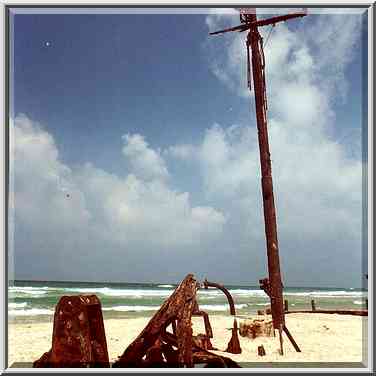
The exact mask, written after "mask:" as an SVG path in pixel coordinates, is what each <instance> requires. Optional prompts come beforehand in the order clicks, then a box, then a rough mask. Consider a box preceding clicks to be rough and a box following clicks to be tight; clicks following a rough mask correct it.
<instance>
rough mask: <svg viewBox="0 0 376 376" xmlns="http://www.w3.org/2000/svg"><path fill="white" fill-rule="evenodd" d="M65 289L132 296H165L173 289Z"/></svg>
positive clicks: (68, 289)
mask: <svg viewBox="0 0 376 376" xmlns="http://www.w3.org/2000/svg"><path fill="white" fill-rule="evenodd" d="M66 291H70V292H78V293H98V294H102V295H106V296H124V297H132V298H144V297H158V296H160V297H167V296H170V295H171V294H172V293H173V290H151V289H147V290H144V289H112V288H109V287H97V288H96V287H94V288H90V287H85V288H67V289H66Z"/></svg>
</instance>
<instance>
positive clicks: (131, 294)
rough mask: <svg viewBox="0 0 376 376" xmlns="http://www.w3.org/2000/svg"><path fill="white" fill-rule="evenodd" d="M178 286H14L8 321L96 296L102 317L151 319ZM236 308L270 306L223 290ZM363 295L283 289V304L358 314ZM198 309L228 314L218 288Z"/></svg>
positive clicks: (43, 317)
mask: <svg viewBox="0 0 376 376" xmlns="http://www.w3.org/2000/svg"><path fill="white" fill-rule="evenodd" d="M176 286H177V285H172V284H145V283H142V284H141V283H88V282H50V281H49V282H42V281H40V282H36V281H14V282H13V283H12V284H11V285H10V286H9V289H8V318H9V320H10V321H12V320H13V321H22V322H25V321H26V322H28V321H35V320H37V321H51V320H52V319H53V315H54V310H55V306H56V304H57V302H58V301H59V299H60V297H61V296H63V295H80V294H95V295H97V296H98V298H99V299H100V301H101V304H102V312H103V316H104V318H105V319H106V318H131V317H139V316H151V315H153V314H154V313H155V312H156V311H157V310H158V309H159V307H160V306H161V304H162V303H163V302H164V301H165V300H166V299H167V298H168V297H169V296H170V295H171V294H172V292H173V291H174V289H175V288H176ZM225 287H226V288H228V289H229V291H230V293H231V295H232V297H233V299H234V303H235V308H236V313H237V315H238V316H247V315H252V314H255V313H256V312H257V310H260V309H264V308H265V307H267V306H269V298H268V297H267V295H266V294H265V293H264V292H263V291H262V290H260V288H258V287H256V286H234V285H225ZM367 295H368V294H367V291H362V290H361V289H355V288H354V289H345V288H343V289H342V288H285V289H284V299H287V300H288V303H289V309H290V310H301V309H311V300H312V299H314V300H315V304H316V308H322V309H361V308H365V307H366V298H367ZM197 298H198V304H199V307H200V309H202V310H204V311H207V312H208V313H209V314H228V315H230V312H229V306H228V303H227V299H226V297H225V295H224V294H223V293H222V292H221V291H220V290H218V289H214V288H210V289H208V290H205V289H200V290H199V291H198V294H197Z"/></svg>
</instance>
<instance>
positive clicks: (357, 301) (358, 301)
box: [353, 300, 363, 305]
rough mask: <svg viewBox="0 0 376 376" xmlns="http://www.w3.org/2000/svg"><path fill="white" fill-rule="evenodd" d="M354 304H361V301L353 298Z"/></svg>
mask: <svg viewBox="0 0 376 376" xmlns="http://www.w3.org/2000/svg"><path fill="white" fill-rule="evenodd" d="M353 303H354V304H357V305H361V304H363V302H362V301H361V300H354V301H353Z"/></svg>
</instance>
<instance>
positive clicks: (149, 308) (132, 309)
mask: <svg viewBox="0 0 376 376" xmlns="http://www.w3.org/2000/svg"><path fill="white" fill-rule="evenodd" d="M159 308H160V307H159V306H114V307H104V308H102V310H103V311H119V312H140V311H157V310H158V309H159Z"/></svg>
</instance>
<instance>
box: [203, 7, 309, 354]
mask: <svg viewBox="0 0 376 376" xmlns="http://www.w3.org/2000/svg"><path fill="white" fill-rule="evenodd" d="M305 15H306V12H297V13H292V14H286V15H283V16H276V17H271V18H268V19H263V20H257V16H256V10H255V9H250V8H248V9H244V8H243V9H240V22H241V23H242V24H241V25H238V26H235V27H231V28H228V29H224V30H219V31H215V32H212V33H210V35H214V34H222V33H226V32H231V31H239V32H242V31H246V30H248V35H247V40H246V45H247V64H248V65H247V75H248V88H249V89H250V90H251V79H250V70H251V69H250V65H251V63H250V56H249V50H250V49H251V53H252V58H251V61H252V73H253V82H254V91H255V105H256V119H257V130H258V141H259V148H260V163H261V185H262V197H263V204H264V220H265V235H266V248H267V256H268V271H269V279H267V278H266V279H263V280H260V283H261V288H262V289H263V290H264V291H265V292H266V293H267V294H268V295H269V297H270V304H271V311H272V318H273V327H274V329H277V330H278V331H279V339H280V349H281V354H283V339H282V332H283V331H284V332H285V333H286V335H287V337H288V338H289V340H290V341H291V343H292V344H293V346H294V348H295V350H296V351H298V352H300V349H299V347H298V345H297V344H296V342H295V341H294V339H293V337H292V336H291V334H290V332H289V331H288V329H287V327H286V324H285V313H284V305H283V291H282V290H283V286H282V279H281V270H280V263H279V252H278V238H277V221H276V214H275V204H274V195H273V180H272V169H271V160H270V151H269V140H268V128H267V116H266V112H267V98H266V85H265V59H264V51H263V39H262V37H261V35H260V33H259V32H258V27H260V26H266V25H273V26H274V25H275V24H276V23H278V22H282V21H287V20H289V19H292V18H297V17H304V16H305Z"/></svg>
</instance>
